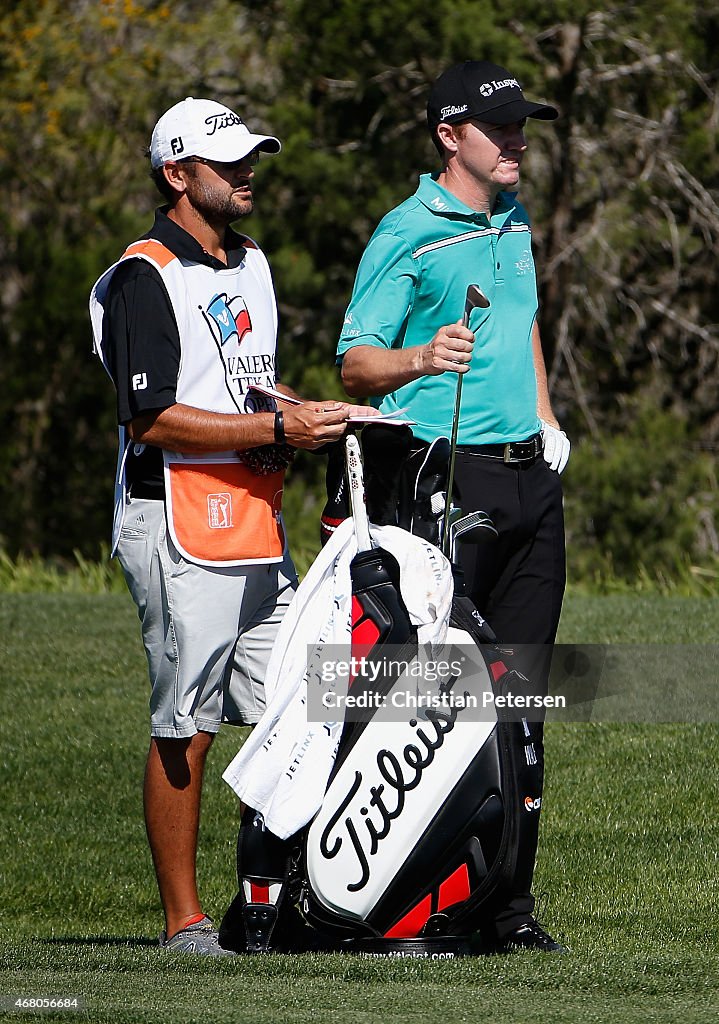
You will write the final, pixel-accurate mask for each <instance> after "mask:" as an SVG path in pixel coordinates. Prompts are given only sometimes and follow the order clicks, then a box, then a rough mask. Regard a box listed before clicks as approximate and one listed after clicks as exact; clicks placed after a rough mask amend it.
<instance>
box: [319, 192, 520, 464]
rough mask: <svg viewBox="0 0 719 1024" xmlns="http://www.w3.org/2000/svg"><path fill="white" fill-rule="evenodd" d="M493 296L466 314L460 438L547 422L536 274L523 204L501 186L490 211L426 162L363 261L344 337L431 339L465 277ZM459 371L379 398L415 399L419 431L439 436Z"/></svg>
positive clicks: (357, 341) (383, 405) (514, 432)
mask: <svg viewBox="0 0 719 1024" xmlns="http://www.w3.org/2000/svg"><path fill="white" fill-rule="evenodd" d="M470 284H477V285H479V287H480V288H481V289H482V291H483V292H484V294H485V295H486V296H487V298H488V299H489V301H490V306H489V308H488V309H475V310H473V312H472V316H471V319H470V323H469V326H470V330H472V331H474V334H475V343H474V352H473V355H472V362H471V367H470V370H469V372H468V373H467V374H465V376H464V381H463V384H462V405H461V412H460V421H459V433H458V443H459V444H465V445H472V444H475V445H476V444H494V443H502V442H506V441H519V440H523V439H524V438H527V437H531V435H532V434H535V433H537V431H538V430H539V426H540V423H539V418H538V416H537V381H536V375H535V369H534V359H533V355H532V327H533V324H534V320H535V317H536V314H537V283H536V275H535V269H534V259H533V257H532V236H531V230H530V226H529V221H528V218H527V214H526V212H525V210H524V208H523V207H522V206H521V205H520V204H519V203H518V202H517V200H516V197H515V194H514V193H512V192H501V193H500V194H499V196H498V199H497V202H496V204H495V209H494V210H493V212H492V215H491V218H487V216H486V215H485V214H483V213H477V212H476V211H475V210H471V209H470V208H469V207H468V206H465V205H464V204H463V203H461V202H460V201H459V200H458V199H457V198H456V196H453V195H452V194H451V193H450V192H447V191H446V189H443V188H442V187H441V186H440V185H438V184H437V182H436V180H435V178H434V176H433V175H430V174H423V175H422V176H421V177H420V184H419V188H418V189H417V191H416V193H415V194H414V195H413V196H411V197H410V198H409V199H407V200H405V202H404V203H402V204H401V205H400V206H398V207H396V208H395V209H394V210H392V211H391V212H390V213H388V214H387V216H386V217H384V218H383V219H382V221H381V222H380V224H379V225H378V227H377V230H376V231H375V233H374V234H373V236H372V238H371V239H370V241H369V243H368V245H367V248H366V250H365V252H364V254H363V256H362V259H361V261H360V264H359V267H358V269H357V277H356V279H355V284H354V290H353V292H352V298H351V300H350V304H349V306H348V308H347V313H346V315H345V321H344V326H343V328H342V333H341V335H340V340H339V343H338V346H337V357H338V362H339V361H341V358H342V356H343V355H344V353H345V352H347V350H348V349H350V348H352V347H354V346H355V345H374V346H377V347H383V348H409V347H412V346H415V345H426V344H427V342H429V341H431V340H432V338H433V337H434V335H435V334H436V333H437V331H438V330H439V328H440V327H443V326H444V325H446V324H451V323H456V322H457V320H459V319H461V317H462V315H463V313H464V303H465V296H466V292H467V286H468V285H470ZM456 388H457V375H456V374H454V373H443V374H440V375H439V376H437V377H431V376H425V377H420V378H419V379H418V380H415V381H412V382H411V383H409V384H405V385H404V387H401V388H399V389H398V390H397V391H394V392H392V393H391V394H389V395H386V396H385V397H384V398H382V399H379V398H377V399H374V400H373V403H372V404H373V405H376V406H377V407H378V408H379V409H380V410H381V411H382V412H392V411H394V410H396V409H407V414H408V415H409V416H410V417H411V418H412V419H413V420H416V422H417V425H416V426H415V427H413V428H412V429H413V431H414V433H415V435H416V436H417V437H419V438H421V439H422V440H424V441H431V440H433V439H434V438H435V437H439V436H441V435H445V436H447V437H448V436H449V435H450V433H451V429H452V418H453V414H454V404H455V395H456Z"/></svg>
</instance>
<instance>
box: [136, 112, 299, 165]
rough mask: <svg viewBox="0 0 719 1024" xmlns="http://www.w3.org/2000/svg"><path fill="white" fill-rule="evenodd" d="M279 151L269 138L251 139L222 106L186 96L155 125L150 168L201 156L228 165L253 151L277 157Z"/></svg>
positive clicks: (236, 119)
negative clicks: (272, 154) (258, 150)
mask: <svg viewBox="0 0 719 1024" xmlns="http://www.w3.org/2000/svg"><path fill="white" fill-rule="evenodd" d="M281 148H282V146H281V145H280V141H279V139H276V138H274V136H272V135H253V134H252V132H251V131H250V130H249V128H248V127H247V125H246V124H245V123H244V121H243V120H242V118H241V117H239V116H238V115H237V114H235V113H234V111H232V110H230V108H229V107H226V106H224V105H223V104H222V103H216V102H215V100H196V99H194V98H193V97H192V96H188V97H187V99H184V100H181V101H180V102H179V103H176V104H175V105H174V107H170V109H169V110H167V111H166V112H165V113H164V114H163V115H162V117H161V118H160V120H159V121H158V122H157V124H156V125H155V130H154V131H153V133H152V141H151V142H150V161H151V163H152V166H153V167H162V166H163V164H166V163H167V162H168V160H183V159H184V158H185V157H188V156H202V157H205V159H206V160H217V161H219V162H220V163H228V164H229V163H234V161H235V160H241V159H242V157H243V156H247V154H248V153H251V152H252V150H253V149H261V150H262V151H263V152H264V153H279V151H280V149H281Z"/></svg>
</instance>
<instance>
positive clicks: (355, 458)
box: [345, 434, 372, 551]
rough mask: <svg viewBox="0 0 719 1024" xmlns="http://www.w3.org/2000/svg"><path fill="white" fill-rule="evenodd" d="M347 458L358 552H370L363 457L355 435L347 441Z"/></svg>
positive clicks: (351, 435)
mask: <svg viewBox="0 0 719 1024" xmlns="http://www.w3.org/2000/svg"><path fill="white" fill-rule="evenodd" d="M345 457H346V460H347V479H348V482H349V489H350V504H351V506H352V519H353V521H354V529H355V537H356V538H357V550H358V551H369V550H370V549H371V547H372V538H371V537H370V532H369V519H368V518H367V506H366V504H365V496H364V478H363V475H362V455H361V453H360V446H359V441H358V440H357V438H356V436H355V435H354V434H350V435H349V437H348V438H347V440H346V441H345Z"/></svg>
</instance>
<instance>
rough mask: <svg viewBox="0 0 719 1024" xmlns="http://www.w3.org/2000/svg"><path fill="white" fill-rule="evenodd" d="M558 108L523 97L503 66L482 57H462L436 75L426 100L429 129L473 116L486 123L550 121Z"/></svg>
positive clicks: (511, 76) (519, 87) (518, 86)
mask: <svg viewBox="0 0 719 1024" xmlns="http://www.w3.org/2000/svg"><path fill="white" fill-rule="evenodd" d="M558 116H559V111H558V110H556V109H555V108H554V107H550V106H549V105H548V104H546V103H531V102H530V101H529V100H525V98H524V95H523V93H522V87H521V86H520V84H519V82H518V81H517V79H516V78H514V76H513V75H510V73H509V71H507V69H506V68H502V67H500V66H499V64H491V63H490V62H489V61H486V60H466V61H465V62H464V64H455V65H454V66H453V67H451V68H448V69H447V70H446V71H445V72H443V74H441V75H440V76H439V78H438V79H437V81H436V82H435V83H434V85H433V86H432V91H431V92H430V94H429V102H428V103H427V124H428V125H429V127H430V129H434V128H436V126H437V125H438V124H440V122H443V123H445V124H454V123H456V122H457V121H467V120H469V118H470V117H476V118H477V119H478V120H479V121H486V122H487V123H488V124H514V122H515V121H521V120H523V119H524V118H525V117H538V118H539V119H540V120H542V121H553V120H554V118H555V117H558Z"/></svg>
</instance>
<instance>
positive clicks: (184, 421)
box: [128, 401, 349, 455]
mask: <svg viewBox="0 0 719 1024" xmlns="http://www.w3.org/2000/svg"><path fill="white" fill-rule="evenodd" d="M282 416H283V419H284V436H285V440H286V441H287V443H288V444H291V445H292V446H293V447H295V448H306V449H309V450H312V449H313V448H319V447H321V446H322V445H323V444H326V443H327V442H328V441H337V440H339V438H340V437H342V436H343V434H344V433H345V429H346V424H347V418H348V416H349V410H348V406H347V405H346V403H344V402H333V401H329V402H326V403H316V402H302V403H301V404H300V405H291V406H289V408H287V409H284V410H282ZM128 430H129V433H130V437H131V438H132V439H133V441H136V442H138V443H141V444H151V445H154V446H155V447H157V448H165V449H167V450H168V451H174V452H184V453H186V454H188V455H201V454H204V453H207V452H226V451H243V450H244V449H246V448H257V447H259V446H260V445H264V444H271V443H272V442H273V441H275V440H276V439H275V414H274V413H273V412H256V413H251V414H246V415H243V414H242V413H237V414H234V413H219V412H206V411H205V410H203V409H197V408H195V407H194V406H190V405H182V404H180V403H178V404H176V405H171V406H169V407H168V408H167V409H160V410H157V409H155V410H151V411H150V412H147V413H144V414H143V415H141V416H136V417H135V418H134V419H133V420H132V421H131V422H130V423H129V424H128Z"/></svg>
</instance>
